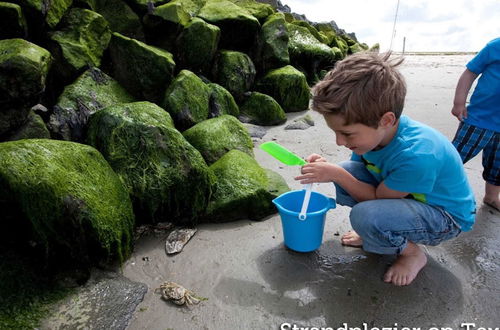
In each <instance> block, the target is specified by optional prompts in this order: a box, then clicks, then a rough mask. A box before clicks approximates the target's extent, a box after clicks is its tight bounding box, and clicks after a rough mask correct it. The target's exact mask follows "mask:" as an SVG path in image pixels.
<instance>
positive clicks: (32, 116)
mask: <svg viewBox="0 0 500 330" xmlns="http://www.w3.org/2000/svg"><path fill="white" fill-rule="evenodd" d="M22 139H50V133H49V130H48V129H47V126H45V123H44V122H43V120H42V117H40V116H39V115H37V114H36V113H34V112H33V111H30V112H29V115H28V118H27V120H26V123H24V125H23V126H21V127H20V128H19V129H18V130H17V131H15V132H14V133H13V134H11V135H10V136H9V137H8V138H7V139H6V140H7V141H15V140H22Z"/></svg>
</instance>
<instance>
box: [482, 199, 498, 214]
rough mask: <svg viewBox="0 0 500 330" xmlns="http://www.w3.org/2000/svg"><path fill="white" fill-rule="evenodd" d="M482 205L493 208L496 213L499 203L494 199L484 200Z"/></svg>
mask: <svg viewBox="0 0 500 330" xmlns="http://www.w3.org/2000/svg"><path fill="white" fill-rule="evenodd" d="M483 203H484V204H486V205H488V206H489V207H492V208H494V209H495V210H497V211H500V201H497V200H494V199H488V198H486V197H485V198H484V199H483Z"/></svg>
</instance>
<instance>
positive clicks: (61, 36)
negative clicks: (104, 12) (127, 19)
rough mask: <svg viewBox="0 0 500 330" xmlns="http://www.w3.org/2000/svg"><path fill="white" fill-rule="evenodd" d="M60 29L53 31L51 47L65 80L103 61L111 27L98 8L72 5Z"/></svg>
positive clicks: (56, 66) (61, 75) (70, 79)
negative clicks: (74, 6)
mask: <svg viewBox="0 0 500 330" xmlns="http://www.w3.org/2000/svg"><path fill="white" fill-rule="evenodd" d="M58 27H59V30H57V31H55V32H52V33H50V39H51V40H52V41H53V44H52V47H51V51H52V54H54V57H55V58H56V61H55V65H54V68H55V70H56V71H57V74H58V75H59V76H60V77H61V79H62V80H63V81H72V80H74V78H75V77H76V76H77V75H79V74H81V73H82V72H83V71H84V70H86V69H87V68H88V67H89V66H90V67H98V66H100V65H101V57H102V55H103V53H104V50H105V49H106V48H108V44H109V40H110V39H111V31H110V29H109V26H108V22H107V21H106V20H105V19H104V17H102V16H101V15H99V14H98V13H96V12H93V11H91V10H87V9H82V8H73V9H71V10H70V11H69V12H68V13H67V14H66V16H64V19H63V20H62V21H61V24H60V25H59V26H58Z"/></svg>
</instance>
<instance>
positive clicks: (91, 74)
mask: <svg viewBox="0 0 500 330" xmlns="http://www.w3.org/2000/svg"><path fill="white" fill-rule="evenodd" d="M133 101H135V99H134V98H133V97H132V96H131V95H130V94H129V93H128V92H127V91H126V90H125V89H124V88H123V87H121V86H120V84H118V83H117V82H116V81H115V80H114V79H113V78H111V77H110V76H108V75H107V74H105V73H104V72H102V71H101V70H99V69H97V68H91V69H89V70H87V71H85V72H84V73H83V74H82V75H81V76H80V77H79V78H78V79H77V80H76V81H75V82H74V83H73V84H71V85H68V86H66V88H65V89H64V91H63V93H62V94H61V95H60V96H59V99H58V100H57V104H56V105H55V106H54V112H53V114H52V115H51V116H50V122H49V125H48V126H49V129H50V131H51V132H52V133H54V134H55V135H56V136H57V137H59V138H62V139H65V140H72V141H82V140H83V139H84V137H85V131H86V129H87V122H88V118H89V117H90V115H91V114H93V113H94V112H96V111H99V110H100V109H102V108H105V107H108V106H111V105H114V104H118V103H128V102H133Z"/></svg>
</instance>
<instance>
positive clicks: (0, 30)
mask: <svg viewBox="0 0 500 330" xmlns="http://www.w3.org/2000/svg"><path fill="white" fill-rule="evenodd" d="M27 33H28V30H27V25H26V20H25V18H24V14H23V11H22V9H21V7H20V6H19V5H16V4H14V3H10V2H0V39H11V38H26V36H27Z"/></svg>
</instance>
